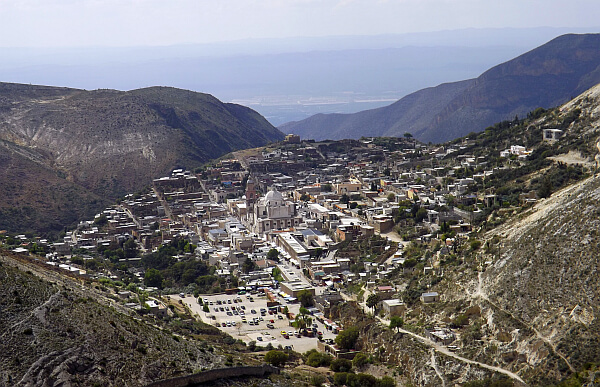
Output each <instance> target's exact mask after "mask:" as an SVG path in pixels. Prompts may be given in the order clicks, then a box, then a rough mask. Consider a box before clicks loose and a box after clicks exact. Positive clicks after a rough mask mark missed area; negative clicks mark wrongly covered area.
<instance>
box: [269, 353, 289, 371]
mask: <svg viewBox="0 0 600 387" xmlns="http://www.w3.org/2000/svg"><path fill="white" fill-rule="evenodd" d="M287 360H288V354H287V353H285V352H283V351H278V350H275V349H273V350H271V351H269V352H267V353H266V354H265V361H266V362H267V363H269V364H272V365H274V366H275V367H281V366H282V365H284V364H285V362H286V361H287Z"/></svg>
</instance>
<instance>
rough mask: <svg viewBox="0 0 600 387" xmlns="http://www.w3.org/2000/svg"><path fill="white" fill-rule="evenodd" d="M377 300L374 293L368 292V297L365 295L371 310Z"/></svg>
mask: <svg viewBox="0 0 600 387" xmlns="http://www.w3.org/2000/svg"><path fill="white" fill-rule="evenodd" d="M379 301H380V299H379V296H378V295H377V294H375V293H371V294H369V297H367V306H368V307H369V308H371V309H373V312H375V307H376V306H377V304H378V303H379Z"/></svg>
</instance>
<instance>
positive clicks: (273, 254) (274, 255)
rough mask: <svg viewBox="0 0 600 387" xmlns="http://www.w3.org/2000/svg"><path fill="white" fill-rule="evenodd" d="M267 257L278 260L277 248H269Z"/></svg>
mask: <svg viewBox="0 0 600 387" xmlns="http://www.w3.org/2000/svg"><path fill="white" fill-rule="evenodd" d="M267 259H270V260H272V261H276V262H279V250H277V249H271V250H269V252H268V253H267Z"/></svg>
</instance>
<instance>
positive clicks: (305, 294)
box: [297, 289, 314, 308]
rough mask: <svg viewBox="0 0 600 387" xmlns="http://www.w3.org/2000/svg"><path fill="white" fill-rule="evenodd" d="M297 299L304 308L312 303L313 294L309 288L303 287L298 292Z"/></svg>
mask: <svg viewBox="0 0 600 387" xmlns="http://www.w3.org/2000/svg"><path fill="white" fill-rule="evenodd" d="M297 298H298V301H300V304H301V305H302V306H303V307H304V308H308V307H311V306H313V305H314V299H313V294H312V293H311V291H310V290H307V289H304V290H300V291H299V292H298V296H297Z"/></svg>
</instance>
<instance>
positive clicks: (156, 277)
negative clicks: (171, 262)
mask: <svg viewBox="0 0 600 387" xmlns="http://www.w3.org/2000/svg"><path fill="white" fill-rule="evenodd" d="M162 281H163V276H162V274H161V272H160V270H157V269H148V270H146V273H145V274H144V284H145V285H146V286H153V287H155V288H159V289H162Z"/></svg>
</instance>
